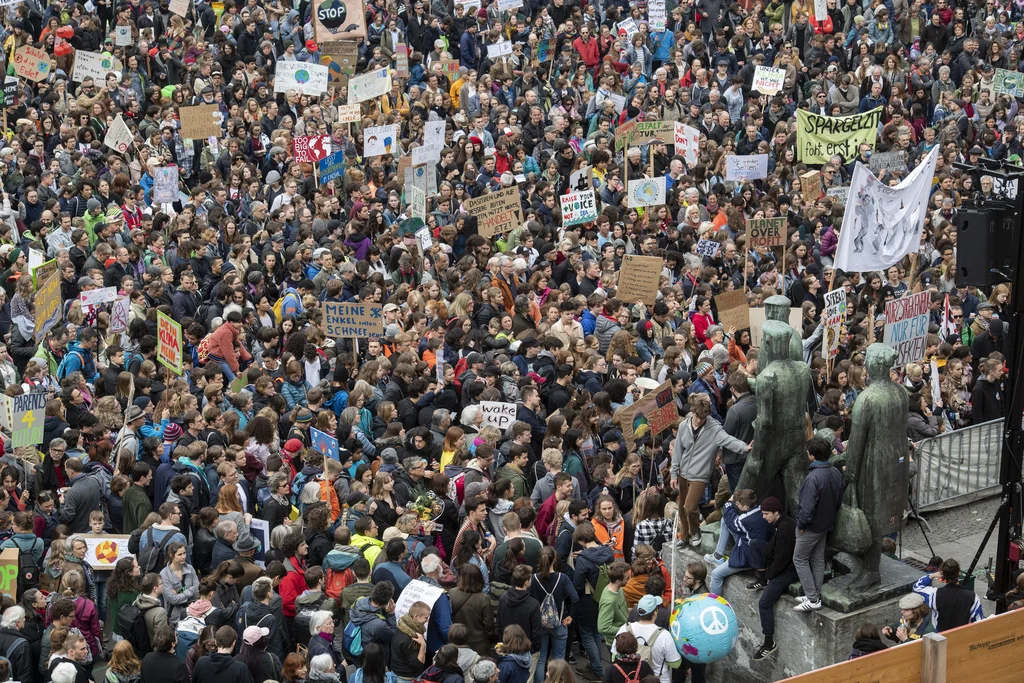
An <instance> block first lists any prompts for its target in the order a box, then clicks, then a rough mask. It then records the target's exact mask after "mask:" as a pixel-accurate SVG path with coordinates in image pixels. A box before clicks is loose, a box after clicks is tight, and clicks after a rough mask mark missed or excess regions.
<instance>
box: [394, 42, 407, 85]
mask: <svg viewBox="0 0 1024 683" xmlns="http://www.w3.org/2000/svg"><path fill="white" fill-rule="evenodd" d="M395 76H397V77H398V78H408V77H409V46H408V45H406V44H405V43H399V44H398V45H396V46H395Z"/></svg>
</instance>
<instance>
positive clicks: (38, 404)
mask: <svg viewBox="0 0 1024 683" xmlns="http://www.w3.org/2000/svg"><path fill="white" fill-rule="evenodd" d="M4 399H5V400H6V401H7V403H8V404H9V405H10V410H11V416H12V427H13V429H12V430H11V432H12V433H11V439H12V443H11V445H12V447H14V448H21V447H23V446H37V445H39V444H41V443H43V423H44V422H45V421H46V415H45V411H46V394H40V393H32V394H22V395H21V396H5V397H4Z"/></svg>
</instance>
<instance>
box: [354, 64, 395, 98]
mask: <svg viewBox="0 0 1024 683" xmlns="http://www.w3.org/2000/svg"><path fill="white" fill-rule="evenodd" d="M388 90H391V70H390V69H388V68H387V67H384V68H383V69H376V70H375V71H371V72H370V73H366V74H360V75H359V76H354V77H353V78H350V79H349V81H348V103H349V104H359V103H360V102H365V101H366V100H372V99H373V98H375V97H380V96H381V95H385V94H387V92H388Z"/></svg>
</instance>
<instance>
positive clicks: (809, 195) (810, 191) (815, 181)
mask: <svg viewBox="0 0 1024 683" xmlns="http://www.w3.org/2000/svg"><path fill="white" fill-rule="evenodd" d="M800 194H801V195H803V198H804V206H808V205H811V204H813V203H814V202H816V201H818V199H819V198H820V197H821V171H808V172H807V173H803V174H801V175H800Z"/></svg>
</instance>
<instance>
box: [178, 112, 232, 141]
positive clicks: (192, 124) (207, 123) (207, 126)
mask: <svg viewBox="0 0 1024 683" xmlns="http://www.w3.org/2000/svg"><path fill="white" fill-rule="evenodd" d="M178 118H179V119H180V120H181V137H183V138H189V139H192V140H202V139H204V138H209V137H215V138H219V137H220V136H221V133H223V130H221V127H220V119H221V116H220V108H219V107H218V106H217V105H216V104H197V105H195V106H194V107H182V108H181V109H179V110H178Z"/></svg>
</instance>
